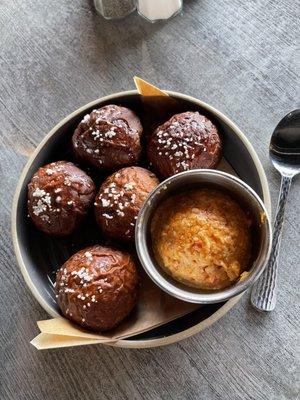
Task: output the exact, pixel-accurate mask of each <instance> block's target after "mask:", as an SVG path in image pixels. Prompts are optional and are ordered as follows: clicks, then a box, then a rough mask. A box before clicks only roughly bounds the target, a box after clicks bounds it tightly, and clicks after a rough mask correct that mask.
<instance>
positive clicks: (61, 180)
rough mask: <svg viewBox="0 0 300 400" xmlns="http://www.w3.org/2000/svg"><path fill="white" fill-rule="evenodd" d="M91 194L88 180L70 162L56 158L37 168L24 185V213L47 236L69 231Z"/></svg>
mask: <svg viewBox="0 0 300 400" xmlns="http://www.w3.org/2000/svg"><path fill="white" fill-rule="evenodd" d="M94 196H95V185H94V182H93V181H92V179H91V178H90V177H89V176H88V175H87V174H86V173H85V172H84V171H82V170H81V169H79V168H77V167H76V166H75V165H74V164H73V163H71V162H67V161H57V162H53V163H51V164H48V165H45V166H44V167H41V168H39V169H38V171H37V172H36V173H35V174H34V175H33V177H32V179H31V181H30V183H29V184H28V213H29V215H30V217H31V219H32V221H33V222H34V224H35V225H36V227H37V228H38V229H41V230H42V231H43V232H45V233H47V234H49V235H56V236H65V235H69V234H70V233H72V232H73V231H74V230H75V229H76V228H77V227H78V225H79V224H80V223H81V221H82V219H83V218H84V216H85V215H86V213H87V211H88V208H89V207H90V205H91V204H92V202H93V199H94Z"/></svg>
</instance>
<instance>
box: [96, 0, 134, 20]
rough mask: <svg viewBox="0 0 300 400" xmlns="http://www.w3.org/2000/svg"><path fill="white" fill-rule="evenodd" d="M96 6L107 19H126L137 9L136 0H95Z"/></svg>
mask: <svg viewBox="0 0 300 400" xmlns="http://www.w3.org/2000/svg"><path fill="white" fill-rule="evenodd" d="M94 5H95V8H96V11H97V12H98V13H99V14H100V15H102V17H104V18H106V19H118V18H124V17H126V16H127V15H128V14H130V13H132V12H133V11H134V10H135V9H136V2H135V0H94Z"/></svg>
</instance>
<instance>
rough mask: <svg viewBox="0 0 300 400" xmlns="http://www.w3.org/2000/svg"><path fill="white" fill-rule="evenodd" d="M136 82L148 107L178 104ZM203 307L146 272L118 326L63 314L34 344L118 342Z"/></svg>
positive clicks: (46, 323) (49, 322)
mask: <svg viewBox="0 0 300 400" xmlns="http://www.w3.org/2000/svg"><path fill="white" fill-rule="evenodd" d="M134 81H135V84H136V86H137V89H138V91H139V93H140V94H141V95H142V99H143V100H144V101H145V103H144V106H145V107H148V106H149V105H147V101H150V102H151V104H152V106H153V103H152V100H153V98H154V97H155V98H156V100H157V99H160V100H159V101H162V102H163V103H159V102H157V101H155V102H154V107H158V106H159V105H161V104H164V105H165V106H166V107H170V108H171V107H173V106H174V104H175V106H176V100H174V99H172V100H171V97H170V96H168V95H167V94H166V93H164V92H163V91H161V90H160V89H158V88H156V87H155V86H153V85H151V84H149V83H147V82H146V81H144V80H142V79H140V78H137V77H135V78H134ZM166 101H167V102H166ZM174 101H175V103H174ZM158 108H159V107H158ZM160 117H162V115H160V116H158V118H160ZM218 169H220V170H223V171H226V172H229V173H231V174H235V173H234V171H233V169H232V168H231V166H230V165H229V164H228V163H227V162H226V161H225V160H224V159H223V160H222V161H221V163H220V165H219V167H218ZM199 307H201V306H199V305H197V304H191V303H186V302H183V301H181V300H178V299H175V298H174V297H171V296H169V295H168V294H166V293H164V292H163V291H162V290H161V289H159V288H158V287H157V286H156V285H155V284H154V283H153V282H152V281H151V280H150V279H149V278H148V276H146V274H145V273H144V272H143V273H142V279H141V290H140V297H139V301H138V305H137V306H136V309H135V310H134V311H133V312H132V313H131V314H130V316H129V317H128V318H127V319H126V320H124V321H123V322H122V323H121V324H120V325H119V326H118V327H117V328H116V329H114V330H111V331H109V332H104V333H102V334H98V333H93V332H89V331H87V330H85V329H83V328H81V327H80V326H78V325H75V324H73V323H72V322H70V321H69V320H67V319H65V318H63V317H59V318H54V319H50V320H46V321H38V323H37V324H38V327H39V329H40V331H41V334H39V335H38V336H37V337H36V338H34V339H33V340H32V341H31V344H32V345H33V346H35V347H36V348H37V349H38V350H43V349H53V348H59V347H67V346H79V345H86V344H96V343H106V344H108V343H115V342H116V341H117V340H120V339H125V338H128V337H131V336H134V335H137V334H139V333H143V332H146V331H149V330H151V329H154V328H157V327H158V326H161V325H164V324H166V323H167V322H170V321H172V320H174V319H176V318H179V317H181V316H183V315H186V314H188V313H190V312H192V311H194V310H195V309H197V308H199Z"/></svg>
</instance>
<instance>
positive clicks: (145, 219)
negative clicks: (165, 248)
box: [135, 168, 272, 304]
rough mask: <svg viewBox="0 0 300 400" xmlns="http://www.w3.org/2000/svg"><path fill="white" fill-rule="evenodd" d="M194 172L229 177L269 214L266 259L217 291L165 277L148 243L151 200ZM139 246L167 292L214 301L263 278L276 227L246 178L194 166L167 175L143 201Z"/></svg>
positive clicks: (199, 175)
mask: <svg viewBox="0 0 300 400" xmlns="http://www.w3.org/2000/svg"><path fill="white" fill-rule="evenodd" d="M190 175H195V176H197V178H198V179H199V183H201V180H202V179H203V178H205V177H207V176H212V177H213V176H219V177H221V179H222V181H223V182H224V183H225V181H231V182H232V183H233V184H234V186H235V187H237V188H239V189H240V190H242V191H243V192H244V193H245V195H246V196H247V197H248V198H249V199H250V198H251V199H252V200H253V201H254V202H255V203H256V204H257V206H258V207H259V209H260V211H261V212H262V213H264V214H265V219H264V221H263V223H264V224H265V227H266V238H265V243H264V249H265V251H264V255H263V256H262V260H260V262H259V263H258V264H257V265H256V266H255V267H254V269H253V270H252V267H251V270H252V272H251V274H250V275H249V276H248V277H246V278H245V279H243V280H240V281H238V282H237V283H236V284H235V285H232V286H229V287H227V288H224V289H222V290H219V291H216V292H209V293H205V292H202V293H197V289H194V291H193V288H190V291H189V290H185V288H184V285H182V288H178V287H177V286H176V282H175V280H174V283H173V282H172V280H168V279H166V278H165V277H164V274H162V273H161V271H160V270H159V268H158V267H157V263H156V262H155V261H154V260H153V257H151V254H150V251H149V248H148V247H147V244H146V236H147V232H146V231H147V227H148V226H149V225H148V224H149V223H150V222H151V221H150V219H149V218H150V217H151V213H153V212H155V209H154V208H153V206H151V203H153V200H155V201H157V200H158V201H159V199H160V198H161V196H162V195H163V191H164V187H172V186H173V185H174V184H176V183H178V182H179V185H180V184H181V183H184V178H185V177H188V176H190ZM167 197H168V196H167ZM135 246H136V251H137V254H138V257H139V260H140V262H141V264H142V266H143V268H144V270H145V272H146V273H147V275H148V276H149V277H150V278H151V279H152V281H153V282H154V283H155V284H156V285H157V286H159V287H160V288H161V289H162V290H163V291H164V292H166V293H168V294H169V295H171V296H173V297H176V298H178V299H180V300H183V301H187V302H190V303H196V304H214V303H219V302H224V301H228V300H229V299H231V298H232V297H234V296H236V295H239V294H240V293H242V292H244V291H245V290H246V289H248V287H250V286H251V285H252V284H253V283H254V282H255V281H256V280H257V279H258V278H259V276H260V275H261V273H262V272H263V270H264V268H265V266H266V263H267V261H268V258H269V256H270V252H271V247H272V228H271V222H270V218H269V215H268V211H267V209H266V207H265V205H264V203H263V201H262V200H261V199H260V197H259V196H258V194H257V193H256V192H255V191H254V190H253V189H252V188H251V187H250V186H249V185H248V184H247V183H246V182H244V181H243V180H241V179H240V178H238V177H236V176H234V175H231V174H229V173H227V172H224V171H220V170H217V169H216V170H215V169H204V168H203V169H192V170H188V171H183V172H180V173H178V174H176V175H173V176H171V177H169V178H167V179H166V180H164V181H163V182H161V183H160V184H159V185H158V186H156V187H155V188H154V189H153V190H152V192H151V193H150V195H149V196H148V198H147V200H146V202H145V203H144V204H143V206H142V208H141V210H140V212H139V215H138V218H137V223H136V229H135ZM255 264H256V262H254V265H255Z"/></svg>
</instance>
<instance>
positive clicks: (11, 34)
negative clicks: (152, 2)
mask: <svg viewBox="0 0 300 400" xmlns="http://www.w3.org/2000/svg"><path fill="white" fill-rule="evenodd" d="M298 6H299V1H292V0H281V1H276V0H268V1H267V0H249V1H242V0H219V1H211V0H199V1H196V0H194V1H192V0H186V1H185V3H184V12H183V13H182V14H181V15H179V16H177V17H176V18H174V19H172V20H170V21H168V22H166V23H157V24H150V23H147V22H146V21H144V20H143V19H142V18H140V17H138V16H137V15H136V14H133V15H131V16H130V17H128V18H127V19H125V20H122V21H118V22H108V21H104V20H103V19H101V18H99V17H98V16H97V15H96V14H95V12H94V11H93V6H92V2H91V1H84V0H72V1H69V0H52V1H51V2H45V1H38V0H27V1H22V0H15V1H11V0H2V1H1V3H0V37H1V49H0V65H1V70H0V71H1V73H0V110H1V112H0V161H1V170H0V182H1V184H0V195H1V197H0V201H1V208H0V221H1V230H0V235H1V238H0V240H1V241H0V255H1V265H0V267H1V279H0V309H1V311H0V326H1V330H0V345H1V346H0V348H1V350H0V351H1V354H0V398H1V399H5V400H11V399H18V400H20V399H26V400H31V399H49V400H50V399H78V398H80V399H81V400H85V399H86V400H90V399H104V400H106V399H130V400H131V399H195V400H196V399H208V400H210V399H230V400H232V399H244V400H247V399H255V400H257V399H259V400H272V399H274V400H275V399H276V400H278V399H296V397H297V391H298V390H299V380H297V378H298V377H299V352H298V353H297V333H298V332H299V327H297V319H298V317H299V299H298V300H297V298H296V292H297V290H298V288H299V286H300V281H299V273H297V274H295V272H294V271H295V270H296V268H297V267H298V265H297V264H298V263H297V262H296V261H297V255H298V256H299V240H300V235H299V214H300V203H299V197H300V185H299V180H298V181H295V185H294V187H293V188H292V192H291V195H290V198H289V204H288V209H287V215H286V223H285V228H284V237H283V241H282V250H283V251H282V259H281V261H280V274H279V279H278V287H279V292H278V304H277V308H276V310H275V311H274V312H272V313H270V314H267V315H264V314H259V313H257V312H255V311H254V310H253V309H252V308H251V306H250V305H249V295H247V294H246V295H245V296H244V297H243V299H242V301H240V302H239V303H238V304H237V305H236V306H235V307H234V308H233V309H232V310H231V311H230V312H229V313H228V314H227V315H226V316H225V317H223V319H221V320H220V321H218V322H217V323H216V324H215V325H213V326H211V327H210V328H209V329H207V330H206V331H204V332H202V333H199V334H198V335H196V336H194V337H191V338H189V339H187V340H184V341H182V342H180V343H177V344H173V345H170V346H167V347H161V348H154V349H144V350H130V349H128V350H127V349H126V350H124V349H119V348H110V347H104V346H101V345H94V346H86V347H78V348H68V349H62V350H60V349H58V350H52V351H42V352H39V351H37V350H36V349H35V348H34V347H33V346H32V345H30V344H29V342H30V340H31V339H32V338H33V337H34V336H35V335H36V334H37V333H38V329H37V326H36V321H37V320H39V319H45V318H47V315H46V313H45V312H44V311H43V309H42V308H41V307H40V306H39V305H38V304H37V302H36V301H35V300H34V299H33V297H32V296H31V294H30V292H29V290H28V289H27V287H26V285H25V283H24V280H23V278H22V276H21V273H20V271H19V269H18V266H17V264H16V260H15V257H14V252H13V247H12V242H11V233H10V210H11V203H12V197H13V193H14V190H15V187H16V183H17V180H18V176H19V175H20V172H21V170H22V168H23V167H24V165H25V163H26V161H27V158H28V156H29V155H30V153H31V152H32V151H33V149H34V148H35V146H36V145H37V144H38V143H39V141H40V140H41V139H42V138H43V137H44V135H45V134H46V133H47V132H48V131H49V130H50V128H51V127H53V126H54V125H55V124H56V123H57V122H58V121H60V120H61V119H62V118H63V117H65V116H66V115H68V114H69V113H70V112H72V111H73V110H75V109H76V108H78V107H79V106H81V105H83V104H85V103H87V102H89V101H91V100H93V99H95V98H98V97H101V96H103V95H106V94H110V93H113V92H118V91H121V90H127V89H133V88H134V85H133V81H132V76H133V75H138V76H140V77H143V78H145V79H147V80H149V81H150V82H153V83H154V84H156V85H158V86H159V87H161V88H165V89H170V90H174V91H179V92H183V93H187V94H190V95H193V96H195V97H197V98H199V99H201V100H204V101H205V102H208V103H210V104H212V105H214V106H215V107H216V108H218V109H220V110H221V111H223V112H224V113H225V114H227V115H228V116H229V117H230V118H231V119H232V120H233V121H235V122H236V123H237V124H238V125H239V127H240V128H241V129H242V131H243V132H245V134H246V135H247V137H248V138H249V140H250V141H251V142H252V143H253V144H254V146H255V149H256V151H257V153H258V155H259V157H260V159H261V161H262V164H263V166H264V168H265V170H266V174H267V177H268V181H269V184H270V191H271V197H272V204H273V207H274V206H275V205H276V199H277V195H278V188H279V184H280V180H279V176H278V174H277V173H276V172H275V171H274V169H273V168H272V167H271V166H270V163H269V160H268V142H269V138H270V135H271V133H272V130H273V129H274V127H275V125H276V123H277V122H278V121H279V120H280V118H281V117H282V116H284V115H285V114H286V113H287V112H289V111H291V110H292V109H295V108H296V107H297V106H299V103H298V105H297V103H296V101H297V100H299V96H298V97H297V93H296V90H297V87H298V86H299V76H297V62H296V55H295V54H296V51H295V50H296V37H297V34H298V36H299V21H298V20H297V9H298ZM298 72H299V70H298ZM297 245H298V249H297ZM298 261H299V257H298ZM298 344H299V342H298ZM298 348H299V346H298ZM297 373H298V374H297Z"/></svg>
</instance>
